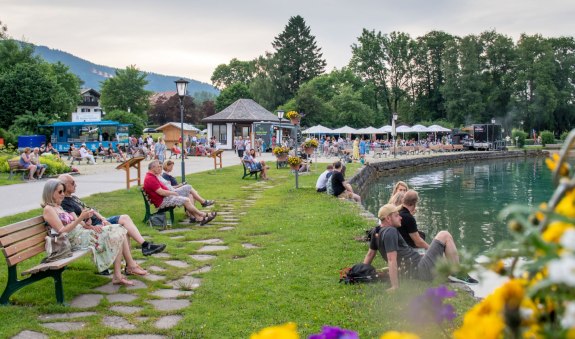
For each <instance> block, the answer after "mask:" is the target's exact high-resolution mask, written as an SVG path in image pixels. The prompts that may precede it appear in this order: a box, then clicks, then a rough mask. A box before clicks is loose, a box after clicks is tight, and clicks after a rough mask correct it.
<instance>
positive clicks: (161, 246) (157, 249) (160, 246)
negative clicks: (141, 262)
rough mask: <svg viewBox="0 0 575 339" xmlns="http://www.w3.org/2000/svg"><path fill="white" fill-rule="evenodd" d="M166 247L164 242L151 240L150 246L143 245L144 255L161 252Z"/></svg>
mask: <svg viewBox="0 0 575 339" xmlns="http://www.w3.org/2000/svg"><path fill="white" fill-rule="evenodd" d="M165 248H166V245H164V244H158V245H156V244H153V243H151V242H148V246H142V254H143V255H146V256H147V255H152V254H154V253H160V252H162V251H163V250H164V249H165Z"/></svg>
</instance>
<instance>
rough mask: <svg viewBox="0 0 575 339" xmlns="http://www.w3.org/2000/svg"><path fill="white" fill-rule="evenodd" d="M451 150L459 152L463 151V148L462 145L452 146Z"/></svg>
mask: <svg viewBox="0 0 575 339" xmlns="http://www.w3.org/2000/svg"><path fill="white" fill-rule="evenodd" d="M453 150H454V151H456V152H461V151H463V150H464V148H463V145H462V144H455V145H453Z"/></svg>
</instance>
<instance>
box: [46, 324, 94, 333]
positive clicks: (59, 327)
mask: <svg viewBox="0 0 575 339" xmlns="http://www.w3.org/2000/svg"><path fill="white" fill-rule="evenodd" d="M41 325H42V326H44V327H46V328H49V329H51V330H54V331H58V332H70V331H76V330H79V329H82V328H83V327H84V326H86V323H82V322H61V323H44V324H41Z"/></svg>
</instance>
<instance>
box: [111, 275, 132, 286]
mask: <svg viewBox="0 0 575 339" xmlns="http://www.w3.org/2000/svg"><path fill="white" fill-rule="evenodd" d="M112 284H113V285H123V286H134V285H136V283H135V282H133V281H130V280H128V279H126V278H125V277H121V278H120V279H119V280H116V278H112Z"/></svg>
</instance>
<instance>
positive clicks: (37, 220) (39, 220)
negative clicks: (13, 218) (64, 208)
mask: <svg viewBox="0 0 575 339" xmlns="http://www.w3.org/2000/svg"><path fill="white" fill-rule="evenodd" d="M43 223H44V217H43V216H38V217H34V218H30V219H26V220H23V221H20V222H17V223H14V224H11V225H8V226H4V227H0V237H4V236H5V235H7V234H10V233H13V232H18V231H19V230H21V229H24V228H28V227H32V226H35V225H38V224H43Z"/></svg>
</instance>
